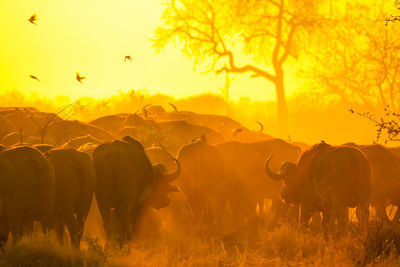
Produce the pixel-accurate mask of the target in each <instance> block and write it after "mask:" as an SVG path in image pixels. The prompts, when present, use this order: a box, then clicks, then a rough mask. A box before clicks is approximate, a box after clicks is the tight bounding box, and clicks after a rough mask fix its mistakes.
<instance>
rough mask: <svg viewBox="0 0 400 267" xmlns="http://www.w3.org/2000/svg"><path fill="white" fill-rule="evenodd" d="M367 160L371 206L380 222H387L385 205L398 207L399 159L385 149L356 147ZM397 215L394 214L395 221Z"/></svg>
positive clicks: (399, 185)
mask: <svg viewBox="0 0 400 267" xmlns="http://www.w3.org/2000/svg"><path fill="white" fill-rule="evenodd" d="M345 145H349V146H354V147H357V148H358V149H360V150H361V151H362V152H363V153H364V154H365V155H366V156H367V158H368V160H369V162H370V163H371V167H372V183H371V185H372V187H371V204H372V205H373V206H374V207H375V209H376V214H377V216H378V219H379V220H380V221H388V216H387V214H386V204H387V203H390V204H393V205H396V206H397V207H399V205H400V197H399V195H400V159H399V158H398V157H396V155H395V154H393V153H392V152H391V151H390V150H388V149H387V148H385V147H383V146H381V145H378V144H374V145H356V144H354V143H347V144H345ZM398 216H399V213H398V212H396V218H395V220H398Z"/></svg>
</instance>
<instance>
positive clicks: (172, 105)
mask: <svg viewBox="0 0 400 267" xmlns="http://www.w3.org/2000/svg"><path fill="white" fill-rule="evenodd" d="M168 105H170V106H171V107H172V108H173V109H174V110H175V112H178V109H177V108H176V106H175V105H174V104H172V103H171V102H170V103H168Z"/></svg>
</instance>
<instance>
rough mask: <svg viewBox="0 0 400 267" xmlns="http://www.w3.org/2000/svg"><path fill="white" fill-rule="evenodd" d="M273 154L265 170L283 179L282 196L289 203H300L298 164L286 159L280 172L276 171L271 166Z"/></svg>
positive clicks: (278, 179) (278, 178)
mask: <svg viewBox="0 0 400 267" xmlns="http://www.w3.org/2000/svg"><path fill="white" fill-rule="evenodd" d="M271 159H272V156H271V157H269V158H268V159H267V161H266V162H265V172H266V173H267V175H268V176H269V177H270V178H271V179H273V180H276V181H283V186H282V190H281V197H282V200H284V201H285V202H287V203H291V204H298V203H299V202H300V198H299V194H298V193H299V192H298V186H299V185H298V178H297V176H298V169H297V165H296V164H295V163H293V162H290V161H284V162H283V163H282V164H281V166H280V167H279V170H278V172H277V173H276V172H274V171H272V170H271V169H270V167H269V162H270V161H271Z"/></svg>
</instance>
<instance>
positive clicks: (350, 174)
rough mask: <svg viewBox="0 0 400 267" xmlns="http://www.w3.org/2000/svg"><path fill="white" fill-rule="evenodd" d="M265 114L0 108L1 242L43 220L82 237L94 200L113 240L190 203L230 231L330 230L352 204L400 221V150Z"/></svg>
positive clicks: (198, 218)
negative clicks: (297, 136) (287, 128)
mask: <svg viewBox="0 0 400 267" xmlns="http://www.w3.org/2000/svg"><path fill="white" fill-rule="evenodd" d="M258 124H259V125H260V128H261V129H259V130H250V129H248V128H246V127H244V126H241V125H240V124H239V123H238V122H236V121H234V120H232V119H230V118H228V117H225V116H218V115H205V114H196V113H193V112H187V111H178V110H177V108H176V107H174V111H171V112H167V111H165V110H164V109H163V108H162V107H160V106H146V107H145V108H144V109H143V110H142V111H141V112H136V113H134V114H117V115H109V116H105V117H101V118H98V119H96V120H94V121H91V122H89V123H84V122H80V121H73V120H63V119H62V118H60V117H58V116H57V115H55V114H51V113H44V112H39V111H38V110H36V109H34V108H0V140H1V144H2V146H0V242H2V243H3V244H5V243H7V240H8V238H9V236H10V235H11V236H12V238H13V240H14V241H15V240H18V239H19V238H20V237H21V236H22V235H23V234H25V233H30V232H32V231H33V224H34V222H35V221H37V222H40V223H41V225H42V229H43V231H54V232H55V233H56V234H57V236H58V237H59V238H60V240H62V239H63V235H64V230H65V227H66V228H67V230H68V233H69V237H70V240H71V244H72V245H74V246H77V247H79V246H80V241H81V240H82V236H83V232H84V225H85V221H86V219H87V217H88V214H89V210H90V209H91V208H92V207H93V205H94V203H97V207H98V211H99V213H100V215H101V219H102V223H103V227H104V231H105V234H106V237H107V240H113V241H116V242H117V243H118V244H120V245H122V244H124V243H126V242H129V241H131V240H133V238H134V237H135V236H136V235H137V234H138V232H139V231H140V225H141V222H142V219H143V218H144V216H145V214H146V213H147V212H148V211H149V210H152V209H153V210H160V209H163V208H167V209H168V208H171V207H175V208H177V209H178V210H179V211H175V213H174V212H172V214H175V215H176V216H178V217H179V216H181V215H182V214H184V213H183V212H182V209H185V208H187V210H188V211H189V212H187V213H185V214H186V215H187V216H188V217H189V219H188V221H187V223H188V224H190V225H192V224H196V223H197V224H201V225H203V227H206V229H208V230H209V231H215V232H219V233H224V234H227V233H231V232H232V231H235V230H237V229H240V228H241V227H245V226H246V225H250V224H251V223H252V222H254V221H256V220H259V219H263V220H264V221H265V220H266V218H269V220H268V223H265V224H267V225H269V226H271V227H273V226H275V225H278V224H280V223H289V222H290V223H293V222H294V223H299V225H300V226H301V227H308V224H309V222H310V220H311V217H312V216H313V215H314V214H318V215H319V214H322V218H323V219H322V229H323V233H324V235H325V237H326V238H328V233H330V232H331V231H332V229H336V230H342V229H343V227H347V225H348V224H349V221H350V220H349V208H355V211H356V219H357V221H358V227H360V229H361V230H362V229H364V228H365V227H366V226H367V224H368V222H369V221H370V220H372V219H373V218H374V219H375V220H377V221H379V222H389V221H391V222H398V221H399V219H400V212H396V213H395V214H394V216H392V215H390V216H389V215H388V214H387V207H388V205H393V206H397V207H399V205H400V158H399V155H400V153H399V152H398V151H397V148H386V147H384V146H381V145H378V144H373V145H357V144H355V143H346V144H343V145H335V146H333V145H329V144H327V143H325V142H324V141H321V142H320V143H317V144H315V145H313V146H308V145H306V144H303V143H295V142H292V141H285V140H282V139H275V138H273V137H271V136H269V135H267V134H264V133H263V132H262V131H263V128H264V127H263V126H262V125H261V124H260V123H258ZM172 193H176V194H181V195H182V196H184V197H182V198H173V197H172V196H173V194H172ZM176 201H178V202H179V201H181V204H177V203H176ZM182 203H184V204H182ZM371 208H373V209H371ZM371 210H375V214H376V216H375V217H374V216H371V214H370V211H371ZM177 214H180V215H177ZM313 218H314V217H313ZM265 224H264V225H265Z"/></svg>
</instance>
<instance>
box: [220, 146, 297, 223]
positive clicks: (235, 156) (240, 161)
mask: <svg viewBox="0 0 400 267" xmlns="http://www.w3.org/2000/svg"><path fill="white" fill-rule="evenodd" d="M217 148H218V150H219V151H220V152H221V155H222V158H223V161H224V164H225V166H226V171H227V173H228V175H229V176H230V177H231V179H238V180H239V181H241V182H242V183H243V184H244V185H245V187H246V188H247V189H248V190H249V191H250V193H249V194H248V196H249V199H247V201H249V202H250V203H251V204H250V205H251V206H252V209H253V210H254V211H255V210H256V206H257V205H258V206H259V209H260V212H261V213H262V211H263V206H264V199H270V200H272V216H271V219H272V222H271V223H272V225H274V224H276V223H278V222H279V221H280V220H281V219H282V216H284V215H285V213H286V210H287V208H288V207H287V205H285V204H284V203H282V201H281V199H280V190H281V188H282V182H281V181H275V180H273V179H265V171H264V163H265V159H266V158H267V157H269V156H271V155H274V159H273V160H272V162H271V165H272V167H273V168H278V167H279V164H280V162H282V161H296V160H297V159H298V157H299V155H300V152H301V150H300V148H299V147H297V146H295V145H292V144H289V143H287V142H285V141H283V140H281V139H273V140H267V141H262V142H256V143H241V142H226V143H222V144H219V145H217ZM296 217H298V212H297V214H296Z"/></svg>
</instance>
